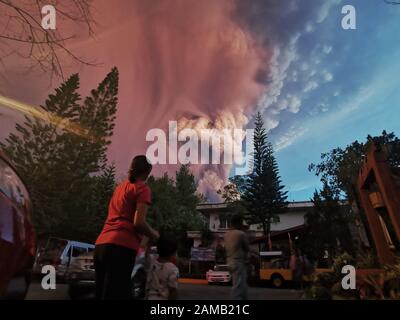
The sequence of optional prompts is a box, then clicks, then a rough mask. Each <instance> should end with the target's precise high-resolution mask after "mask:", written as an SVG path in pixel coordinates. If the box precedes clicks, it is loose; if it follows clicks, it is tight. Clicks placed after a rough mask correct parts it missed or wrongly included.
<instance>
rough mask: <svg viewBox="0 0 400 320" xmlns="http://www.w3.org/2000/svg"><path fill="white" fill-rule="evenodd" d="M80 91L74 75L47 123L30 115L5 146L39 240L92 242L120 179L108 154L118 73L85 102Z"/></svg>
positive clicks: (53, 102) (48, 105) (49, 105)
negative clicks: (29, 200)
mask: <svg viewBox="0 0 400 320" xmlns="http://www.w3.org/2000/svg"><path fill="white" fill-rule="evenodd" d="M78 89H79V76H78V75H77V74H75V75H72V76H71V77H70V78H69V79H68V80H67V81H65V82H64V83H63V84H61V86H60V87H59V88H57V89H56V90H55V93H54V94H51V95H49V97H48V99H47V100H46V102H45V104H44V106H42V108H43V110H44V111H45V112H46V113H45V114H46V115H47V116H46V117H47V119H46V120H44V119H39V118H33V117H28V116H26V117H25V121H24V122H23V123H22V124H17V125H16V133H11V134H10V135H9V136H8V137H7V138H6V140H5V142H4V143H1V145H0V146H1V148H3V149H4V151H5V153H6V154H7V155H8V156H9V157H10V158H11V159H12V161H13V162H14V164H15V166H16V167H17V170H18V171H19V173H20V174H21V176H22V177H24V179H25V180H26V183H27V186H28V188H29V190H30V193H31V197H32V203H33V209H34V216H33V217H34V223H35V226H36V230H37V232H38V235H39V236H41V235H42V236H46V235H53V236H59V237H65V238H73V239H76V240H86V241H93V240H94V235H95V234H96V233H97V232H98V231H99V230H97V229H98V226H99V222H98V221H97V220H96V219H97V218H98V219H103V217H104V214H105V213H106V212H107V211H103V210H104V209H106V203H108V201H109V197H110V196H111V192H112V191H111V186H113V185H114V179H115V169H114V168H113V167H107V157H106V151H107V147H108V145H109V144H110V143H111V141H110V138H111V136H112V133H113V128H114V120H115V113H116V108H117V93H118V70H117V69H116V68H114V69H112V70H111V72H110V73H109V74H108V75H107V76H106V78H105V79H104V80H103V81H102V82H101V83H100V84H99V86H98V87H97V89H95V90H92V91H91V93H90V95H89V96H88V97H87V98H86V99H85V100H84V102H83V103H81V97H80V95H79V93H78ZM102 222H103V221H102Z"/></svg>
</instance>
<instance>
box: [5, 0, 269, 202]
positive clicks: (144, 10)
mask: <svg viewBox="0 0 400 320" xmlns="http://www.w3.org/2000/svg"><path fill="white" fill-rule="evenodd" d="M238 4H239V0H237V1H234V0H201V1H199V0H152V1H143V0H120V1H115V2H114V1H112V2H111V1H108V0H107V1H104V0H98V1H96V2H94V9H95V10H94V18H95V20H96V21H97V22H98V24H97V25H96V29H95V35H96V36H95V38H94V39H85V38H80V39H78V40H76V41H75V42H73V43H70V46H69V49H70V50H72V51H74V52H75V53H76V55H78V56H83V57H89V58H90V59H93V58H94V59H95V60H96V61H97V62H101V63H102V64H103V67H89V66H85V67H83V68H81V69H79V70H75V69H74V67H72V68H71V70H70V73H72V72H76V71H79V73H80V75H81V83H82V91H85V92H84V93H86V92H87V91H88V90H89V89H90V88H92V87H94V86H95V85H96V83H98V82H99V81H100V80H101V79H102V77H104V75H105V73H106V72H108V70H109V69H110V68H111V67H112V66H114V65H116V66H117V67H118V68H119V71H120V88H119V104H118V113H117V123H116V128H115V132H114V137H113V143H112V145H111V147H110V150H109V155H110V159H112V160H113V161H115V162H116V164H117V169H118V171H119V173H122V172H125V170H126V168H127V166H128V163H129V162H130V159H131V158H132V156H134V155H135V154H139V153H145V152H146V148H147V146H148V145H149V143H148V142H146V141H145V137H146V133H147V132H148V130H150V129H152V128H160V129H164V130H167V128H168V121H178V125H179V126H180V127H182V126H185V127H192V128H195V129H201V128H218V129H242V128H244V127H245V125H246V123H247V122H248V116H251V115H252V113H253V111H254V108H255V106H256V104H257V101H258V99H259V98H260V96H261V95H262V93H263V92H265V89H266V88H265V82H262V81H260V79H261V78H262V77H263V75H265V74H267V73H268V70H265V69H264V68H265V66H266V65H268V60H269V52H268V50H267V49H266V46H265V44H264V45H261V44H260V43H259V42H258V41H257V39H256V38H255V37H254V36H253V35H252V33H250V32H249V31H248V30H247V27H245V24H243V23H242V22H240V21H241V20H240V19H238V18H237V17H238ZM62 27H63V26H62V25H59V26H57V28H62ZM69 28H71V30H73V31H74V32H79V30H75V29H74V27H70V26H69ZM8 63H9V66H10V68H11V67H12V66H13V65H14V66H15V68H17V66H18V61H17V59H15V60H14V61H8ZM67 71H68V70H67ZM32 78H34V81H27V77H26V76H25V75H24V76H21V75H19V74H17V73H15V74H11V73H10V77H9V79H11V80H10V83H19V84H20V85H19V87H18V88H16V87H15V86H10V87H9V88H8V90H5V94H6V95H8V96H10V97H14V98H16V99H20V100H22V101H25V102H28V103H31V104H40V103H42V102H43V99H44V97H45V96H46V94H47V93H48V92H49V91H50V90H49V88H48V87H47V85H48V83H45V82H44V80H43V79H42V78H38V77H37V76H36V77H35V76H32V75H31V80H33V79H32ZM53 86H54V85H53ZM229 168H230V166H229V165H218V166H217V165H206V166H194V167H193V168H192V169H193V171H194V172H195V173H196V176H197V178H198V179H199V180H198V183H199V191H200V192H202V193H203V194H205V195H206V196H208V197H209V198H211V199H212V198H213V197H215V191H216V190H218V189H219V188H220V187H222V185H223V184H224V182H225V181H226V178H227V176H228V172H229ZM175 169H176V167H173V166H167V167H165V166H161V165H160V166H155V167H154V172H155V173H156V174H157V173H163V172H164V171H168V172H171V173H172V172H173V171H174V170H175Z"/></svg>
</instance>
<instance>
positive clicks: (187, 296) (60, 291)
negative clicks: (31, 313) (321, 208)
mask: <svg viewBox="0 0 400 320" xmlns="http://www.w3.org/2000/svg"><path fill="white" fill-rule="evenodd" d="M230 291H231V287H230V286H222V285H212V286H210V285H207V284H188V283H181V284H179V299H181V300H208V299H211V300H229V298H230ZM302 295H303V291H300V290H294V289H274V288H265V287H264V288H263V287H250V288H249V299H251V300H300V299H301V298H302ZM89 298H93V297H90V296H87V297H86V299H89ZM26 299H27V300H69V299H70V298H69V296H68V286H67V285H65V284H58V285H57V287H56V290H43V289H42V288H41V285H40V283H38V282H34V283H32V284H31V286H30V288H29V291H28V294H27V296H26Z"/></svg>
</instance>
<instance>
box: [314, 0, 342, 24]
mask: <svg viewBox="0 0 400 320" xmlns="http://www.w3.org/2000/svg"><path fill="white" fill-rule="evenodd" d="M341 2H342V0H326V1H324V3H323V4H322V6H321V7H320V9H319V10H318V12H317V23H322V22H324V20H325V19H326V18H327V17H328V15H329V11H330V10H331V8H332V7H333V6H335V5H339V4H340V3H341Z"/></svg>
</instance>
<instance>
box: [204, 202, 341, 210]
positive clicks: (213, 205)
mask: <svg viewBox="0 0 400 320" xmlns="http://www.w3.org/2000/svg"><path fill="white" fill-rule="evenodd" d="M340 204H341V205H347V204H348V201H347V200H343V201H340ZM311 207H314V203H313V202H312V201H293V202H288V206H287V208H288V209H302V208H311ZM227 208H228V204H227V203H224V202H218V203H200V204H199V205H197V210H199V211H207V210H215V209H220V210H224V209H227Z"/></svg>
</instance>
